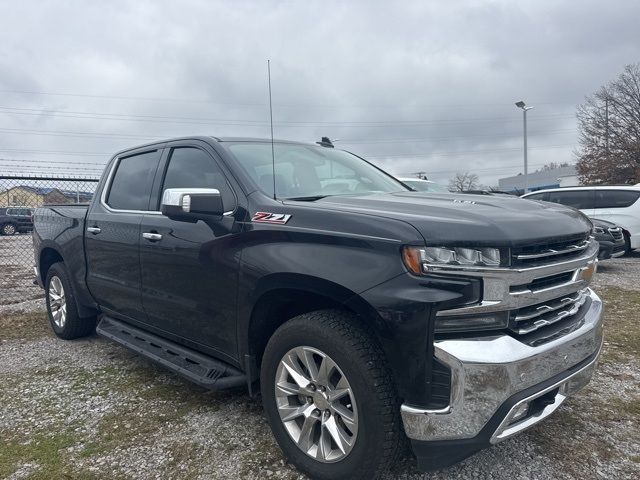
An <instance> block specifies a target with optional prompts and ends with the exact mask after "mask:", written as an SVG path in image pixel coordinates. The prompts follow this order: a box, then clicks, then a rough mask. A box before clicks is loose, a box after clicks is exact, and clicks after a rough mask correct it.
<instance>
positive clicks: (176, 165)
mask: <svg viewBox="0 0 640 480" xmlns="http://www.w3.org/2000/svg"><path fill="white" fill-rule="evenodd" d="M167 188H215V189H217V190H218V191H220V195H221V196H222V203H223V205H224V208H225V210H227V211H229V210H233V209H234V208H235V204H236V201H235V196H234V195H233V191H232V190H231V187H230V186H229V183H228V182H227V179H226V177H225V176H224V174H223V173H222V170H221V169H220V167H219V166H218V165H217V164H216V162H215V161H214V160H213V158H212V157H211V156H210V155H209V154H208V153H207V152H205V151H203V150H200V149H199V148H194V147H179V148H174V149H173V151H172V152H171V158H170V159H169V166H168V167H167V173H166V175H165V177H164V185H163V187H162V191H163V192H164V191H165V190H166V189H167Z"/></svg>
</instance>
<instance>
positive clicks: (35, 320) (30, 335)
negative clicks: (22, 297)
mask: <svg viewBox="0 0 640 480" xmlns="http://www.w3.org/2000/svg"><path fill="white" fill-rule="evenodd" d="M52 335H53V332H52V331H51V327H50V326H49V320H48V319H47V314H46V313H44V312H37V313H21V314H4V315H0V340H34V339H37V338H43V337H51V336H52Z"/></svg>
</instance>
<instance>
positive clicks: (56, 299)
mask: <svg viewBox="0 0 640 480" xmlns="http://www.w3.org/2000/svg"><path fill="white" fill-rule="evenodd" d="M49 308H50V309H51V316H52V317H53V323H55V324H56V326H57V327H58V328H63V327H64V324H65V323H66V322H67V299H66V295H65V291H64V287H63V286H62V281H61V280H60V278H58V277H55V276H54V277H51V281H50V282H49Z"/></svg>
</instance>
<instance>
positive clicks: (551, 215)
mask: <svg viewBox="0 0 640 480" xmlns="http://www.w3.org/2000/svg"><path fill="white" fill-rule="evenodd" d="M313 204H314V206H317V207H319V208H323V209H335V210H347V211H351V212H358V213H365V214H368V215H375V216H379V217H386V218H393V219H396V220H402V221H405V222H407V223H409V224H411V225H412V226H413V227H415V228H416V229H417V230H418V231H419V232H420V233H421V234H422V236H423V237H424V239H425V241H426V242H427V243H428V244H437V243H443V244H452V243H455V244H458V245H460V244H474V245H479V246H490V245H491V246H496V247H500V246H514V245H522V244H534V243H544V242H549V241H553V240H562V239H564V238H566V237H568V236H573V235H581V234H585V235H586V234H587V233H588V232H589V231H590V230H591V223H590V221H589V220H588V219H587V217H586V216H584V215H583V214H582V213H580V212H578V211H577V210H575V209H573V208H569V207H565V206H562V205H558V204H555V203H549V202H539V201H533V200H525V199H522V198H518V197H514V198H508V197H493V196H489V195H467V194H444V193H437V194H431V193H423V192H400V193H381V194H376V193H374V194H364V195H353V196H352V195H338V196H330V197H325V198H322V199H320V200H317V201H316V202H314V203H313Z"/></svg>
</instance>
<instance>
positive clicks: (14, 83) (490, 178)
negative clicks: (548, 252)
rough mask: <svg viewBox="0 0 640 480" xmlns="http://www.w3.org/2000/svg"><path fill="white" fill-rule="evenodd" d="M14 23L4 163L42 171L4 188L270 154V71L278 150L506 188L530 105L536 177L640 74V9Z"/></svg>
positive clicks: (389, 11) (402, 6) (158, 9)
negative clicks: (201, 142)
mask: <svg viewBox="0 0 640 480" xmlns="http://www.w3.org/2000/svg"><path fill="white" fill-rule="evenodd" d="M0 18H1V19H2V28H1V29H0V107H2V108H0V157H1V158H3V159H24V160H26V161H23V162H14V161H8V160H0V170H2V172H3V173H4V172H6V171H8V168H9V166H13V167H17V166H20V168H22V171H25V172H35V171H37V170H38V168H40V169H41V170H43V171H47V172H49V171H51V170H53V169H54V168H55V169H57V170H58V171H61V172H62V171H64V172H69V171H76V172H77V173H84V172H89V171H93V170H95V169H96V168H98V166H99V165H102V164H103V163H104V162H105V161H106V159H107V158H108V156H109V153H111V152H113V151H115V150H117V149H119V148H123V147H126V146H129V145H133V144H137V143H142V142H144V141H146V139H147V138H148V139H153V138H157V137H166V136H175V135H186V134H210V135H221V136H222V135H240V136H267V135H268V132H269V129H268V125H267V121H268V111H267V105H266V103H267V97H266V95H267V85H266V59H267V58H270V59H271V60H272V78H273V93H274V104H275V111H274V119H275V132H276V136H277V137H279V138H289V139H296V140H305V141H315V140H317V139H318V138H319V137H320V136H321V135H328V136H330V137H332V138H339V139H340V141H339V142H338V143H339V145H341V146H343V147H344V148H347V149H349V150H351V151H354V152H356V153H358V154H361V155H363V156H365V157H367V158H371V160H373V161H374V162H376V163H378V164H379V165H381V166H382V167H383V168H386V169H388V170H390V171H391V172H393V173H398V174H407V173H410V172H415V171H418V170H424V171H426V172H429V173H430V175H431V176H432V177H433V178H434V179H437V180H441V181H446V179H448V178H449V177H450V176H452V175H453V173H454V172H455V171H456V170H470V171H475V172H477V173H478V174H479V175H480V177H481V180H482V182H483V183H485V184H487V185H493V184H496V183H497V178H499V177H501V176H508V175H513V174H516V173H518V172H519V171H520V170H521V159H522V152H521V141H522V140H521V139H522V132H521V128H522V126H521V114H520V112H519V111H518V110H516V108H515V106H514V105H513V103H514V102H515V101H517V100H520V99H521V98H522V99H524V100H525V101H527V102H528V103H530V104H533V105H535V109H534V110H532V111H531V112H530V114H529V115H530V117H529V118H530V122H529V125H530V127H529V128H530V147H531V150H530V163H531V164H532V166H533V168H535V167H536V166H541V165H542V164H544V163H546V162H549V161H572V160H573V155H572V150H573V149H574V148H575V146H576V130H575V129H576V123H575V118H574V112H575V106H576V104H577V103H579V102H581V101H582V99H583V98H584V96H585V95H588V94H590V93H591V92H592V91H594V90H595V89H597V88H598V86H599V85H601V84H602V83H604V82H606V81H607V80H609V79H611V78H612V77H614V76H615V75H617V74H618V73H619V72H620V71H621V69H622V68H623V66H624V65H625V64H627V63H633V62H637V61H640V52H639V51H638V48H639V47H638V46H639V45H640V30H638V28H637V19H638V18H640V4H639V3H638V2H637V1H634V0H629V1H616V2H610V3H609V4H606V5H605V4H603V3H602V2H595V1H581V2H562V3H559V2H552V1H528V2H511V1H502V2H499V1H495V2H477V1H468V2H463V1H451V2H446V3H445V2H439V1H434V2H425V1H415V2H327V1H323V2H248V1H229V2H211V1H181V2H159V1H151V0H149V1H136V2H125V1H121V2H115V1H113V2H107V3H95V2H83V1H75V2H64V3H63V2H53V1H51V2H21V3H17V2H10V1H2V2H0ZM18 91H22V92H25V91H27V92H48V93H57V94H77V95H79V96H74V95H37V94H33V93H16V92H18ZM125 97H126V98H125ZM160 99H165V100H164V101H163V100H160ZM105 114H108V115H105ZM90 134H93V135H90ZM62 152H64V153H62ZM75 152H87V153H85V154H82V155H71V154H70V153H75ZM94 154H95V155H94ZM42 162H49V163H42ZM72 163H73V165H72ZM81 169H86V170H81Z"/></svg>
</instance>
